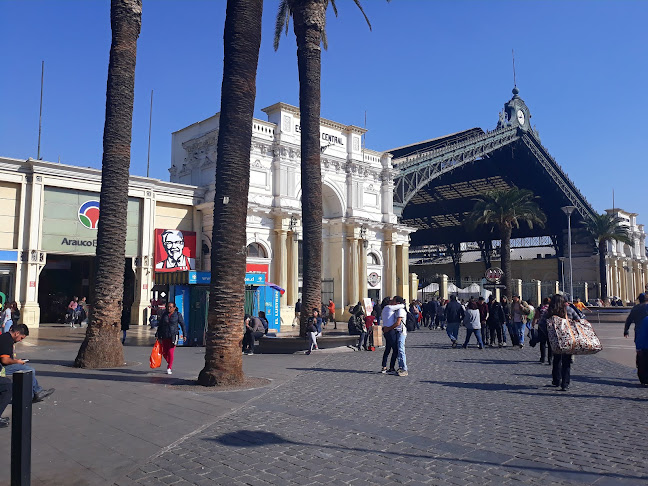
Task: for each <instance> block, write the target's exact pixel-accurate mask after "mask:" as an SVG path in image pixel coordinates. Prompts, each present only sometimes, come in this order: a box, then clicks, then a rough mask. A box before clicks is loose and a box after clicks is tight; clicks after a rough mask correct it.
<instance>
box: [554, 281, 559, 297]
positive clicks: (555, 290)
mask: <svg viewBox="0 0 648 486" xmlns="http://www.w3.org/2000/svg"><path fill="white" fill-rule="evenodd" d="M558 292H560V282H559V281H558V280H556V281H555V282H554V288H553V293H554V294H557V293H558Z"/></svg>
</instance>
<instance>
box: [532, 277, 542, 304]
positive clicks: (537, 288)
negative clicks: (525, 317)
mask: <svg viewBox="0 0 648 486" xmlns="http://www.w3.org/2000/svg"><path fill="white" fill-rule="evenodd" d="M532 282H533V283H534V285H535V289H534V290H535V291H534V292H533V293H534V295H535V297H534V298H533V299H534V300H535V302H534V303H533V304H534V305H535V306H536V307H538V306H539V305H540V304H541V303H542V282H541V281H540V280H532Z"/></svg>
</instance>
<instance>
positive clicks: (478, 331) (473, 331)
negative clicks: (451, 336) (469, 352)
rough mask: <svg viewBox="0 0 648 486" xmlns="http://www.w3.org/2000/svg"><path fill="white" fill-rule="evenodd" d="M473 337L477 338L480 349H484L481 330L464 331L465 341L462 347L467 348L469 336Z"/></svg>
mask: <svg viewBox="0 0 648 486" xmlns="http://www.w3.org/2000/svg"><path fill="white" fill-rule="evenodd" d="M473 334H474V335H475V336H476V337H477V343H478V344H479V347H480V348H483V347H484V342H483V341H482V335H481V329H466V340H465V341H464V343H463V347H464V348H465V347H467V346H468V341H470V336H471V335H473Z"/></svg>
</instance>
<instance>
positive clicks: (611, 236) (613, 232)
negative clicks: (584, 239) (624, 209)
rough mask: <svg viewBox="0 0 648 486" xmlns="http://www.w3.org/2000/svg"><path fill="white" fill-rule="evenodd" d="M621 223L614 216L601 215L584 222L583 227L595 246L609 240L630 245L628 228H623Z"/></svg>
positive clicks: (619, 219)
mask: <svg viewBox="0 0 648 486" xmlns="http://www.w3.org/2000/svg"><path fill="white" fill-rule="evenodd" d="M622 222H623V220H622V219H621V218H619V217H618V216H615V215H614V214H610V213H603V214H596V215H594V217H593V218H592V219H589V220H587V221H584V222H583V226H584V228H585V230H586V231H587V232H588V233H589V236H590V237H591V238H592V239H593V240H594V242H595V243H597V244H598V243H601V242H604V241H610V240H616V241H620V242H622V243H626V244H632V239H631V238H630V234H629V231H628V228H626V227H625V226H623V225H622Z"/></svg>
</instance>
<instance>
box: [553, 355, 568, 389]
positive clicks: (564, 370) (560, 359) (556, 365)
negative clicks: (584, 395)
mask: <svg viewBox="0 0 648 486" xmlns="http://www.w3.org/2000/svg"><path fill="white" fill-rule="evenodd" d="M571 364H572V357H571V354H554V356H553V368H552V370H551V371H552V373H551V375H552V378H553V380H552V382H553V384H554V385H556V386H561V387H562V388H569V382H570V381H571Z"/></svg>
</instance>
